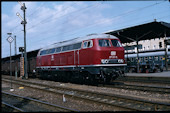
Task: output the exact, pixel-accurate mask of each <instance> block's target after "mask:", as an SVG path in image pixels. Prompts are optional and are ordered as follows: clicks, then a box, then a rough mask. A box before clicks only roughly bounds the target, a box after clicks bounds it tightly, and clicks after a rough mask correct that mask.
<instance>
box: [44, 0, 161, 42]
mask: <svg viewBox="0 0 170 113" xmlns="http://www.w3.org/2000/svg"><path fill="white" fill-rule="evenodd" d="M160 3H162V2H159V3H154V4H152V5H149V6H145V7H142V8H138V9H135V10H132V11H129V12H126V13H122V14H120V15H117V16H114V17H112V20H113V19H115V18H117V17H119V18H120V17H121V16H125V15H127V14H129V13H132V12H135V11H139V10H142V9H145V8H149V7H151V6H155V5H157V4H160ZM104 22H105V21H101V22H96V23H95V24H91V25H89V26H86V27H83V29H87V28H89V27H92V26H96V25H97V24H101V23H104ZM80 30H82V29H80V28H79V29H78V31H80ZM48 31H50V30H47V31H46V32H48ZM71 31H72V29H71ZM63 34H64V33H63ZM54 36H58V35H56V34H55V35H52V36H50V37H54ZM50 37H46V38H47V39H48V38H50ZM46 38H43V40H44V39H46Z"/></svg>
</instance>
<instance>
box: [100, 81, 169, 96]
mask: <svg viewBox="0 0 170 113" xmlns="http://www.w3.org/2000/svg"><path fill="white" fill-rule="evenodd" d="M101 86H102V85H101ZM105 87H109V88H118V89H126V90H127V89H128V90H138V91H147V92H151V93H161V94H165V93H166V94H170V86H167V87H163V86H158V85H137V83H136V84H128V83H126V82H118V83H115V84H114V83H113V84H112V85H105Z"/></svg>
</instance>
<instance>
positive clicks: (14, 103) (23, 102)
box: [1, 91, 77, 112]
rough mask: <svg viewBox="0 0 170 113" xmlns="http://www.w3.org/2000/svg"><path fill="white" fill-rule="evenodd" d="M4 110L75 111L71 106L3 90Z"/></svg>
mask: <svg viewBox="0 0 170 113" xmlns="http://www.w3.org/2000/svg"><path fill="white" fill-rule="evenodd" d="M1 93H2V105H3V107H2V110H3V111H5V110H4V109H6V108H8V111H7V112H9V111H11V112H13V111H17V112H44V111H45V112H50V111H62V112H63V111H74V112H77V110H73V109H70V108H66V107H64V106H59V105H55V104H50V103H47V102H44V101H40V100H37V99H33V98H29V97H23V96H19V95H15V94H12V93H7V92H4V91H2V92H1Z"/></svg>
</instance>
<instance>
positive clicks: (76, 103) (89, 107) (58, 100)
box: [2, 78, 170, 111]
mask: <svg viewBox="0 0 170 113" xmlns="http://www.w3.org/2000/svg"><path fill="white" fill-rule="evenodd" d="M13 79H14V78H13ZM18 79H19V78H18ZM27 81H31V82H37V83H43V84H48V85H49V84H50V85H51V86H63V87H70V88H76V89H83V90H89V91H97V92H105V93H106V92H107V93H110V94H117V95H126V96H132V97H137V98H141V99H146V100H150V101H161V102H166V103H170V94H159V93H150V92H144V91H130V90H124V89H116V88H106V87H97V86H90V85H79V84H73V83H62V82H55V81H49V80H40V79H37V78H36V79H31V78H29V79H28V80H27ZM7 86H8V87H10V84H7V83H4V82H2V87H7ZM19 87H21V86H14V89H15V91H14V92H12V93H15V94H18V95H22V96H28V97H32V98H38V99H40V100H44V101H48V102H50V103H54V104H58V105H62V106H67V107H70V108H74V109H77V110H80V111H118V109H115V108H113V107H111V106H103V105H100V104H96V103H91V102H85V101H83V100H82V101H80V100H77V99H74V97H72V98H67V97H66V102H63V100H62V95H55V94H53V93H46V92H42V91H37V90H35V89H30V88H24V89H23V90H19V89H18V88H19ZM2 89H3V88H2ZM6 91H7V90H6ZM8 91H9V90H8ZM9 92H10V91H9Z"/></svg>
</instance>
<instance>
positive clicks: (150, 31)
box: [105, 21, 170, 43]
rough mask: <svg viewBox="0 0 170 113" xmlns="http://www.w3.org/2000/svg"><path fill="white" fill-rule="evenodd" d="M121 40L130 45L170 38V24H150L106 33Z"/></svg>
mask: <svg viewBox="0 0 170 113" xmlns="http://www.w3.org/2000/svg"><path fill="white" fill-rule="evenodd" d="M105 34H111V35H114V36H116V37H118V38H119V39H120V41H121V42H122V43H130V42H134V41H137V40H138V41H140V40H148V39H154V38H160V37H165V36H166V37H170V23H166V22H162V21H161V22H156V21H154V22H150V23H145V24H141V25H137V26H133V27H128V28H124V29H120V30H116V31H109V32H105Z"/></svg>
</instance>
